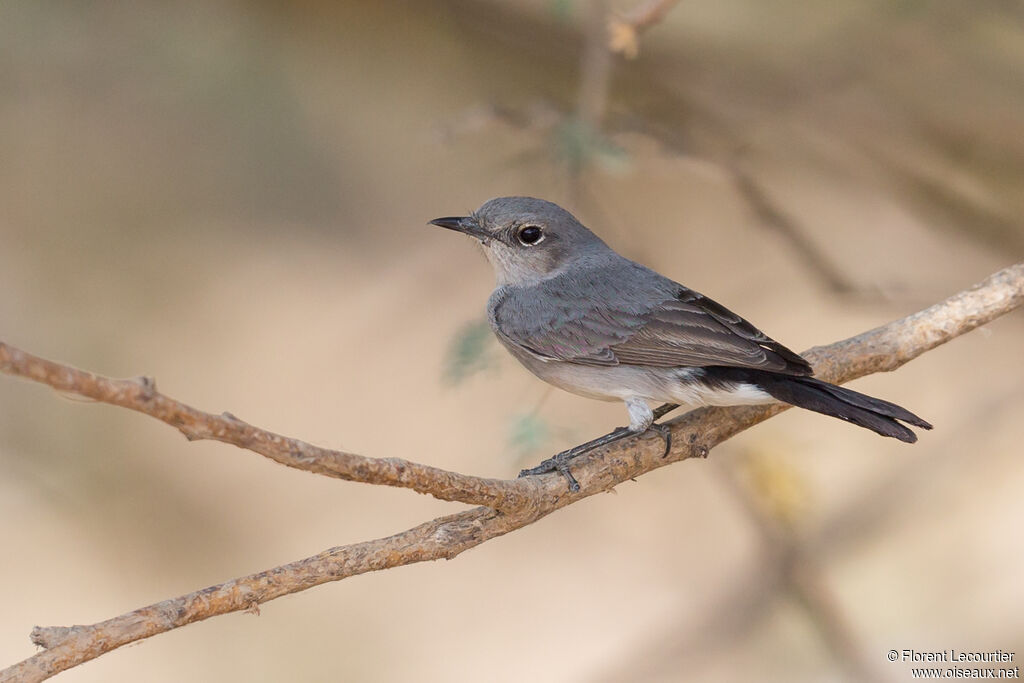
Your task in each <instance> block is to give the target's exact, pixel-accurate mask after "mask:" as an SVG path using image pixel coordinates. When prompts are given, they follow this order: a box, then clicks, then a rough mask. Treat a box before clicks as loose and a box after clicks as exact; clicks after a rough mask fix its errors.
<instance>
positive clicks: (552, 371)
mask: <svg viewBox="0 0 1024 683" xmlns="http://www.w3.org/2000/svg"><path fill="white" fill-rule="evenodd" d="M429 223H430V224H432V225H435V226H439V227H442V228H448V229H450V230H455V231H457V232H461V233H463V234H466V235H469V236H470V237H473V238H475V239H476V240H477V241H478V242H479V243H480V245H481V246H482V247H483V251H484V254H485V255H486V257H487V259H488V261H490V263H491V266H492V267H493V269H494V274H495V288H494V291H493V292H492V293H491V295H490V298H489V299H488V301H487V318H488V322H489V324H490V327H491V329H492V330H493V332H494V334H495V335H496V336H497V338H498V340H499V341H500V342H501V344H502V345H503V346H504V347H505V348H506V349H507V350H508V351H509V353H511V354H512V356H513V357H515V358H516V359H517V360H518V361H519V362H520V363H522V364H523V365H524V366H525V367H526V368H527V369H528V370H530V371H531V372H532V373H533V374H534V375H536V376H537V377H539V378H540V379H542V380H544V381H545V382H547V383H549V384H552V385H554V386H556V387H558V388H560V389H563V390H565V391H568V392H571V393H574V394H577V395H580V396H584V397H587V398H592V399H599V400H603V401H622V402H623V403H624V404H625V407H626V410H627V412H628V414H629V425H628V426H625V427H619V428H618V429H616V430H613V431H612V432H610V433H608V434H606V435H604V436H602V437H598V438H597V439H593V440H592V441H588V442H587V443H585V444H581V445H579V446H576V447H575V448H572V449H569V450H566V451H563V452H561V453H559V454H557V455H555V456H554V457H552V458H549V459H547V460H545V461H544V462H542V463H541V464H540V465H538V466H537V467H534V468H530V469H525V470H523V471H522V472H521V473H520V476H529V475H537V474H544V473H547V472H555V471H557V472H560V473H561V474H562V475H563V476H565V478H566V479H567V481H568V483H569V488H570V489H571V490H573V491H578V490H579V483H578V482H577V481H576V479H575V477H574V476H573V475H572V472H571V470H570V468H569V462H570V461H571V460H573V459H574V458H576V457H578V456H580V455H582V454H583V453H586V452H588V451H590V450H592V449H594V448H597V447H598V446H602V445H605V444H608V443H611V442H613V441H616V440H618V439H621V438H624V437H626V436H629V435H640V434H644V433H645V432H648V431H649V430H653V431H655V432H656V433H658V434H660V435H661V436H662V437H663V438H664V440H665V454H666V455H667V454H668V452H669V449H670V447H671V435H670V431H669V430H668V428H667V427H666V426H665V425H661V424H657V423H655V420H656V419H658V418H660V417H661V416H662V415H664V414H665V413H667V412H668V411H669V410H672V409H674V408H676V407H678V406H680V405H684V406H689V407H700V406H731V405H743V404H761V403H770V402H774V401H781V402H783V403H788V404H790V405H793V406H797V407H799V408H805V409H807V410H811V411H814V412H817V413H821V414H824V415H829V416H832V417H836V418H839V419H841V420H845V421H847V422H850V423H853V424H855V425H858V426H860V427H864V428H866V429H870V430H872V431H874V432H876V433H877V434H880V435H882V436H887V437H893V438H896V439H899V440H900V441H903V442H906V443H914V442H915V441H917V435H916V434H915V433H914V431H913V430H911V429H910V428H909V427H907V426H906V425H913V426H915V427H920V428H922V429H931V428H932V425H930V424H929V423H928V422H926V421H924V420H923V419H921V418H920V417H918V416H917V415H915V414H913V413H911V412H910V411H909V410H907V409H905V408H902V407H900V406H898V405H896V404H895V403H890V402H888V401H883V400H882V399H878V398H873V397H871V396H867V395H865V394H862V393H859V392H856V391H853V390H851V389H847V388H845V387H840V386H837V385H835V384H830V383H828V382H825V381H822V380H820V379H816V378H814V377H813V374H814V372H813V369H812V367H811V365H810V363H808V362H807V360H806V359H804V358H803V357H801V356H800V355H799V354H797V353H794V352H793V351H791V350H789V349H788V348H786V347H785V346H783V345H782V344H780V343H779V342H777V341H775V340H774V339H772V338H770V337H768V336H767V335H766V334H765V333H764V332H762V331H761V330H759V329H758V328H756V327H754V325H752V324H751V323H749V322H747V321H746V320H745V319H743V318H742V317H740V316H739V315H737V314H735V313H733V312H732V311H730V310H729V309H727V308H726V307H724V306H722V305H721V304H719V303H717V302H716V301H714V300H712V299H710V298H708V297H706V296H704V295H703V294H701V293H699V292H696V291H694V290H692V289H689V288H688V287H685V286H683V285H681V284H679V283H678V282H675V281H674V280H671V279H670V278H667V277H665V276H663V275H661V274H659V273H657V272H655V271H654V270H651V269H650V268H647V267H646V266H643V265H641V264H639V263H636V262H634V261H631V260H630V259H628V258H626V257H624V256H622V255H620V254H618V253H617V252H616V251H614V250H613V249H612V248H611V247H609V246H608V245H607V244H606V243H605V242H604V241H603V240H601V238H600V237H598V236H597V235H595V234H594V233H593V232H591V231H590V230H589V229H587V228H586V226H584V225H583V224H582V223H581V222H580V221H579V220H577V219H576V217H575V216H573V215H572V214H571V213H569V212H568V211H566V210H565V209H563V208H562V207H560V206H558V205H557V204H554V203H552V202H549V201H545V200H543V199H537V198H533V197H498V198H495V199H491V200H489V201H487V202H485V203H484V204H483V205H482V206H481V207H480V208H479V209H477V210H476V211H474V212H472V213H470V214H469V215H468V216H448V217H444V218H436V219H434V220H432V221H430V222H429ZM651 402H661V403H664V404H665V405H663V406H661V407H659V408H658V409H657V410H654V409H652V408H651V407H650V405H649V404H650V403H651Z"/></svg>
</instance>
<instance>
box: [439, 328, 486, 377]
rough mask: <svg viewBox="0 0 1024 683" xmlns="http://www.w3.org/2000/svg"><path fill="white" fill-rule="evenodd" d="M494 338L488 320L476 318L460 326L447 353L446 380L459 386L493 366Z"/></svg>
mask: <svg viewBox="0 0 1024 683" xmlns="http://www.w3.org/2000/svg"><path fill="white" fill-rule="evenodd" d="M493 339H494V335H492V334H491V328H490V326H489V325H488V324H487V320H484V319H480V320H474V321H472V322H469V323H466V324H465V325H463V326H462V327H460V328H459V329H458V330H457V331H456V332H455V335H454V337H452V341H451V343H450V344H449V345H448V351H447V353H446V354H445V360H444V381H445V382H446V383H447V384H449V385H451V386H457V385H459V384H461V383H462V382H463V381H465V380H466V379H468V378H469V377H471V376H473V375H475V374H476V373H478V372H480V371H482V370H486V369H488V368H493V367H494V366H495V358H494V353H493V348H492V344H493Z"/></svg>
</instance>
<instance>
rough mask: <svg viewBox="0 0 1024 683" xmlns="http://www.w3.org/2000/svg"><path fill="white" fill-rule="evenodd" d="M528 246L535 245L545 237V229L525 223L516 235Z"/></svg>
mask: <svg viewBox="0 0 1024 683" xmlns="http://www.w3.org/2000/svg"><path fill="white" fill-rule="evenodd" d="M516 236H517V237H518V238H519V241H520V242H522V243H523V244H525V245H526V246H528V247H529V246H533V245H534V244H537V243H538V242H540V241H541V240H543V239H544V231H543V230H541V229H540V228H538V227H537V226H536V225H524V226H523V227H521V228H519V232H518V233H517V235H516Z"/></svg>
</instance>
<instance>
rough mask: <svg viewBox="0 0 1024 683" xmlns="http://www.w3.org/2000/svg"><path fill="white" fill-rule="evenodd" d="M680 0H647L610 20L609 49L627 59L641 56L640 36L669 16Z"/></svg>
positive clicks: (613, 16)
mask: <svg viewBox="0 0 1024 683" xmlns="http://www.w3.org/2000/svg"><path fill="white" fill-rule="evenodd" d="M678 2H679V0H647V1H646V2H641V3H639V4H638V5H637V6H636V7H634V8H633V9H631V10H630V11H629V12H626V13H624V14H617V15H612V16H611V17H610V18H609V19H608V49H610V50H611V51H612V52H618V53H620V54H622V55H623V56H624V57H626V59H636V57H637V55H639V54H640V34H641V33H643V32H644V31H646V30H647V29H649V28H651V27H652V26H654V25H655V24H657V23H658V22H660V21H661V20H662V19H664V18H665V15H666V14H668V11H669V10H670V9H672V8H673V7H674V6H675V5H676V4H677V3H678Z"/></svg>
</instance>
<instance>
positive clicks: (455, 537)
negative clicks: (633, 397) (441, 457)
mask: <svg viewBox="0 0 1024 683" xmlns="http://www.w3.org/2000/svg"><path fill="white" fill-rule="evenodd" d="M1022 303H1024V263H1019V264H1017V265H1014V266H1011V267H1009V268H1006V269H1004V270H1001V271H999V272H998V273H995V274H994V275H992V276H990V277H989V278H988V279H986V280H985V281H984V282H982V283H980V284H978V285H976V286H975V287H973V288H971V289H969V290H966V291H964V292H961V293H959V294H956V295H954V296H952V297H950V298H949V299H947V300H946V301H943V302H942V303H939V304H936V305H935V306H932V307H930V308H928V309H925V310H923V311H921V312H919V313H915V314H914V315H911V316H908V317H906V318H903V319H901V320H897V321H895V322H892V323H889V324H888V325H884V326H882V327H878V328H876V329H874V330H871V331H869V332H865V333H864V334H861V335H858V336H856V337H852V338H850V339H847V340H844V341H840V342H837V343H835V344H832V345H829V346H825V347H816V348H814V349H811V350H810V351H808V352H807V353H806V354H805V355H806V357H807V358H808V360H810V361H811V362H812V364H813V365H814V366H815V368H816V369H817V371H818V372H817V376H818V377H820V378H822V379H824V380H827V381H832V382H845V381H849V380H851V379H855V378H857V377H861V376H863V375H867V374H870V373H873V372H883V371H890V370H894V369H896V368H898V367H899V366H901V365H903V364H904V363H906V362H908V361H910V360H912V359H914V358H916V357H917V356H919V355H921V354H922V353H924V352H926V351H928V350H930V349H932V348H935V347H936V346H938V345H940V344H943V343H945V342H947V341H949V340H951V339H954V338H956V337H958V336H960V335H961V334H964V333H966V332H969V331H970V330H973V329H974V328H976V327H978V326H979V325H983V324H985V323H987V322H989V321H991V320H994V319H995V318H998V317H999V316H1001V315H1003V314H1005V313H1008V312H1009V311H1011V310H1013V309H1015V308H1017V307H1018V306H1020V305H1021V304H1022ZM54 366H55V367H56V368H62V367H63V366H57V365H56V364H54ZM3 367H4V368H6V365H4V366H3ZM66 370H71V369H70V368H67V369H66ZM86 374H87V373H86ZM32 378H33V379H38V380H39V381H44V382H46V383H48V384H51V386H55V388H61V389H62V390H69V389H68V388H67V385H68V384H69V383H68V382H66V381H62V380H61V378H60V376H59V373H45V374H43V375H41V376H39V377H32ZM51 381H52V383H51ZM131 384H135V385H136V386H138V385H139V383H137V382H136V383H131ZM111 402H114V401H111ZM127 407H133V406H132V405H131V404H130V402H129V405H128V406H127ZM784 409H785V406H781V405H769V406H759V407H744V408H704V409H700V410H695V411H692V412H689V413H687V414H685V415H682V416H681V417H679V418H676V419H675V420H672V421H670V422H669V423H667V424H668V425H669V426H670V427H671V429H672V443H673V447H672V451H671V452H670V453H669V454H668V455H667V456H665V457H662V441H661V440H660V439H643V438H639V439H630V440H628V441H626V442H623V443H619V444H616V445H613V446H610V447H608V448H606V449H601V450H598V451H595V452H594V453H593V454H590V455H588V456H586V457H584V458H583V459H582V461H581V462H580V463H579V464H578V465H576V466H575V469H574V473H575V475H576V478H577V479H578V480H579V482H580V485H581V489H580V491H579V492H578V493H570V492H568V491H567V490H566V487H565V483H564V481H563V480H562V478H561V476H559V475H557V474H555V475H549V476H544V477H532V478H530V479H529V480H524V481H523V482H521V483H520V485H521V486H523V487H524V488H526V489H528V490H529V495H527V496H524V497H523V498H521V500H522V501H523V502H522V504H521V505H520V506H517V507H512V508H508V509H505V510H494V509H490V508H485V507H481V508H475V509H473V510H468V511H466V512H461V513H459V514H455V515H450V516H448V517H442V518H439V519H435V520H433V521H430V522H427V523H425V524H421V525H420V526H417V527H414V528H412V529H409V530H408V531H405V532H402V533H400V534H396V535H394V536H390V537H388V538H383V539H377V540H374V541H367V542H363V543H356V544H353V545H348V546H341V547H338V548H332V549H330V550H327V551H325V552H323V553H321V554H319V555H316V556H313V557H310V558H307V559H304V560H300V561H298V562H293V563H291V564H287V565H284V566H282V567H278V568H275V569H271V570H268V571H265V572H260V573H258V574H253V575H251V576H248V577H244V578H241V579H235V580H233V581H229V582H227V583H223V584H220V585H216V586H211V587H210V588H206V589H204V590H201V591H198V592H196V593H190V594H188V595H183V596H180V597H178V598H174V599H172V600H166V601H164V602H160V603H156V604H154V605H150V606H148V607H144V608H141V609H139V610H135V611H133V612H129V613H127V614H124V615H121V616H119V617H114V618H113V619H109V620H107V621H104V622H100V623H97V624H92V625H88V626H74V627H70V628H68V627H50V628H36V629H34V630H33V633H32V637H33V641H34V642H36V643H37V644H39V645H41V646H43V647H46V648H47V649H46V650H45V651H43V652H40V653H37V654H35V655H33V656H32V657H30V658H28V659H26V660H24V661H22V662H19V663H18V664H15V665H13V666H11V667H9V668H7V669H5V670H3V671H0V683H9V682H12V681H19V682H28V681H42V680H45V679H46V678H49V677H50V676H53V675H54V674H56V673H59V672H60V671H64V670H65V669H68V668H71V667H73V666H76V665H78V664H81V663H83V662H86V661H88V660H90V659H93V658H95V657H98V656H99V655H101V654H104V653H106V652H109V651H111V650H113V649H115V648H118V647H120V646H122V645H125V644H128V643H131V642H134V641H137V640H141V639H143V638H147V637H149V636H153V635H156V634H158V633H163V632H166V631H169V630H172V629H174V628H177V627H179V626H183V625H185V624H189V623H193V622H196V621H201V620H203V619H208V618H209V617H212V616H217V615H220V614H227V613H230V612H237V611H241V610H247V609H254V608H255V607H257V606H258V605H260V604H262V603H264V602H266V601H268V600H272V599H274V598H277V597H281V596H282V595H287V594H290V593H296V592H299V591H302V590H305V589H307V588H310V587H311V586H316V585H318V584H322V583H326V582H328V581H337V580H339V579H343V578H346V577H349V576H354V575H357V574H362V573H366V572H370V571H376V570H380V569H388V568H391V567H397V566H402V565H406V564H411V563H414V562H423V561H427V560H435V559H441V558H448V559H450V558H453V557H455V556H456V555H458V554H460V553H462V552H463V551H465V550H468V549H469V548H472V547H474V546H477V545H479V544H481V543H483V542H485V541H487V540H490V539H492V538H495V537H497V536H501V535H503V534H506V533H508V532H510V531H514V530H515V529H519V528H522V527H524V526H527V525H529V524H532V523H533V522H535V521H537V520H538V519H540V518H542V517H544V516H546V515H548V514H551V513H552V512H554V511H555V510H558V509H559V508H562V507H565V506H566V505H569V504H571V503H574V502H576V501H578V500H580V499H582V498H585V497H588V496H592V495H594V494H596V493H600V492H602V491H607V490H610V489H611V488H613V487H614V486H616V485H617V484H619V483H621V482H623V481H627V480H629V479H632V478H635V477H638V476H640V475H642V474H644V473H646V472H649V471H651V470H654V469H657V468H659V467H664V466H665V465H667V464H669V463H672V462H677V461H679V460H683V459H686V458H689V457H692V456H706V455H707V453H708V451H709V450H710V449H711V448H713V447H714V446H715V445H717V444H719V443H721V442H722V441H724V440H726V439H728V438H729V437H731V436H733V435H735V434H737V433H739V432H741V431H743V430H744V429H747V428H749V427H751V426H753V425H755V424H757V423H759V422H762V421H763V420H765V419H767V418H769V417H771V416H772V415H775V414H777V413H779V412H781V411H782V410H784ZM239 445H242V446H244V447H249V444H247V443H246V444H239ZM416 471H419V470H416Z"/></svg>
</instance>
